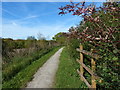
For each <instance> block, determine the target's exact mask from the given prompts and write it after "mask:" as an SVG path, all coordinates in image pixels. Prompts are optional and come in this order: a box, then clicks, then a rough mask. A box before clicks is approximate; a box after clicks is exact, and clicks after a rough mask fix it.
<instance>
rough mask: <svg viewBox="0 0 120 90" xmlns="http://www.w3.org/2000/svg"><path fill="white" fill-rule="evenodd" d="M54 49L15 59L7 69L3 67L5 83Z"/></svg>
mask: <svg viewBox="0 0 120 90" xmlns="http://www.w3.org/2000/svg"><path fill="white" fill-rule="evenodd" d="M51 50H52V49H44V50H40V51H39V52H34V53H31V54H30V55H27V56H22V57H15V58H13V62H12V63H9V64H8V65H7V66H6V67H3V72H2V74H3V78H2V79H3V82H4V81H8V80H10V79H12V77H14V76H15V75H16V74H17V73H18V72H20V71H21V70H22V69H24V68H26V67H27V66H29V65H30V64H31V63H32V62H33V61H35V60H38V59H39V58H40V57H42V56H43V55H45V54H47V53H48V52H50V51H51Z"/></svg>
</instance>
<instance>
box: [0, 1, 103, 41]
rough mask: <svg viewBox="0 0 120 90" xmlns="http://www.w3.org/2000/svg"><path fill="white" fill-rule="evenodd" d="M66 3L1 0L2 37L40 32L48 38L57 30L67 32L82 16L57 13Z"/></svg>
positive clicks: (25, 36) (23, 37)
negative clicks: (9, 0) (10, 0)
mask: <svg viewBox="0 0 120 90" xmlns="http://www.w3.org/2000/svg"><path fill="white" fill-rule="evenodd" d="M66 4H69V2H2V7H1V8H0V9H1V10H2V38H13V39H26V38H27V37H28V36H35V37H36V38H37V37H38V34H39V33H41V34H43V35H44V36H45V37H46V39H48V40H50V39H52V37H53V36H54V35H56V34H57V33H59V32H68V29H69V28H70V27H71V26H76V25H77V24H79V23H80V21H81V20H82V18H81V17H80V16H72V15H71V14H67V15H63V16H61V15H58V13H59V12H60V10H59V9H58V8H59V7H61V6H65V5H66ZM95 4H97V6H99V5H101V4H102V3H95Z"/></svg>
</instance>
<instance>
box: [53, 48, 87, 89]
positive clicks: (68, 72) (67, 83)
mask: <svg viewBox="0 0 120 90" xmlns="http://www.w3.org/2000/svg"><path fill="white" fill-rule="evenodd" d="M78 68H79V64H78V63H77V62H76V61H75V59H73V58H70V55H69V54H68V51H67V48H64V49H63V51H62V53H61V56H60V64H59V68H58V71H57V73H56V78H55V85H54V87H55V88H85V84H84V83H83V82H82V81H81V80H80V78H79V75H78V74H77V71H76V70H77V69H78Z"/></svg>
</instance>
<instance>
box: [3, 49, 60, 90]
mask: <svg viewBox="0 0 120 90" xmlns="http://www.w3.org/2000/svg"><path fill="white" fill-rule="evenodd" d="M58 49H60V47H57V48H54V49H53V50H52V51H50V52H49V53H47V54H46V55H44V56H42V57H41V58H40V59H38V60H36V61H34V62H32V64H31V65H29V66H28V67H26V68H25V69H24V70H22V71H20V72H19V73H18V74H17V75H16V76H15V77H13V78H12V79H11V80H10V81H8V82H5V83H4V84H3V86H2V88H3V89H5V88H24V87H25V86H26V84H27V82H28V81H30V80H31V79H32V76H33V75H34V74H35V72H36V71H37V70H38V68H39V67H41V66H42V65H43V64H44V63H45V62H46V61H47V60H48V59H49V58H50V57H51V56H52V55H53V54H54V53H55V52H56V51H58Z"/></svg>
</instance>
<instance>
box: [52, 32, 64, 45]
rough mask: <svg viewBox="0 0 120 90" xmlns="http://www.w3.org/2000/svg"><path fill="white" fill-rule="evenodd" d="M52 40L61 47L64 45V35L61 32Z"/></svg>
mask: <svg viewBox="0 0 120 90" xmlns="http://www.w3.org/2000/svg"><path fill="white" fill-rule="evenodd" d="M53 40H55V41H56V42H58V43H59V44H61V45H65V43H66V37H65V33H62V32H59V33H57V34H56V35H55V36H54V37H53Z"/></svg>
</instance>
